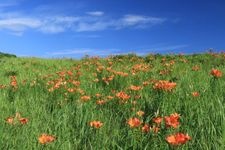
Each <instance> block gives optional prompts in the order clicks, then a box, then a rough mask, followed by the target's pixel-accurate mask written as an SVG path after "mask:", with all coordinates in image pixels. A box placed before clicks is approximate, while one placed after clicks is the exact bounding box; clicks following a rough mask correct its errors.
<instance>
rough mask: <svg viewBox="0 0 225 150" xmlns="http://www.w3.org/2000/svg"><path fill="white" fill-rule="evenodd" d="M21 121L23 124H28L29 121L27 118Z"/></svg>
mask: <svg viewBox="0 0 225 150" xmlns="http://www.w3.org/2000/svg"><path fill="white" fill-rule="evenodd" d="M19 121H20V123H21V124H27V122H28V119H27V118H20V119H19Z"/></svg>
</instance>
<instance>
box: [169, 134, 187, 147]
mask: <svg viewBox="0 0 225 150" xmlns="http://www.w3.org/2000/svg"><path fill="white" fill-rule="evenodd" d="M189 140H191V137H190V136H189V135H188V134H183V133H176V134H174V135H169V136H167V137H166V141H167V142H168V143H169V144H171V145H181V144H185V143H186V142H187V141H189Z"/></svg>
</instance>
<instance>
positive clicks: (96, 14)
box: [86, 11, 104, 16]
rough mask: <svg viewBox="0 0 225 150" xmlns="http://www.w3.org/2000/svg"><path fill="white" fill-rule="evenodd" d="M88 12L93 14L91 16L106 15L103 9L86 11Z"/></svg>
mask: <svg viewBox="0 0 225 150" xmlns="http://www.w3.org/2000/svg"><path fill="white" fill-rule="evenodd" d="M86 14H88V15H91V16H102V15H104V12H102V11H89V12H86Z"/></svg>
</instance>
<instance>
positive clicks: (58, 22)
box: [0, 11, 165, 35]
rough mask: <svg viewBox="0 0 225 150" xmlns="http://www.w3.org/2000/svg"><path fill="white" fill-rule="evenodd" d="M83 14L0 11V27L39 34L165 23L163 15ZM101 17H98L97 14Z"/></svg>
mask: <svg viewBox="0 0 225 150" xmlns="http://www.w3.org/2000/svg"><path fill="white" fill-rule="evenodd" d="M86 14H87V15H78V16H68V15H46V16H44V15H43V14H42V15H41V16H39V15H38V14H27V15H26V14H23V13H21V12H1V13H0V30H7V31H9V32H15V35H16V34H17V33H20V34H18V35H21V34H22V33H23V32H25V31H26V30H28V29H33V30H36V31H40V32H42V33H50V34H56V33H62V32H68V31H71V32H72V31H73V32H94V31H102V30H107V29H112V30H119V29H123V28H139V27H145V28H147V27H151V26H153V25H158V24H161V23H163V22H165V19H164V18H157V17H151V16H141V15H131V14H128V15H124V16H122V17H118V18H111V17H109V16H107V17H106V16H102V15H104V12H101V11H95V12H87V13H86ZM99 16H102V17H99Z"/></svg>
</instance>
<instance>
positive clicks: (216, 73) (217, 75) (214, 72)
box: [211, 69, 222, 78]
mask: <svg viewBox="0 0 225 150" xmlns="http://www.w3.org/2000/svg"><path fill="white" fill-rule="evenodd" d="M211 75H212V76H213V77H215V78H220V77H222V72H221V71H220V70H218V69H212V70H211Z"/></svg>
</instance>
